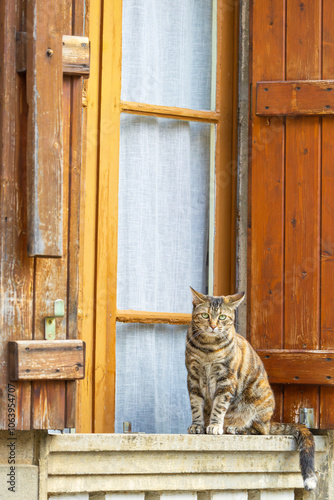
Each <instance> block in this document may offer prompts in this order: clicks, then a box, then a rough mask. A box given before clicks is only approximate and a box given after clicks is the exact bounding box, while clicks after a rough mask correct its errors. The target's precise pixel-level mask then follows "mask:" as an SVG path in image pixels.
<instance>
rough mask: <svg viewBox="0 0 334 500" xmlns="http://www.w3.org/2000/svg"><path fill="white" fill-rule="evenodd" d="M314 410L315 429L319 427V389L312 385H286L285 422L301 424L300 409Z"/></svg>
mask: <svg viewBox="0 0 334 500" xmlns="http://www.w3.org/2000/svg"><path fill="white" fill-rule="evenodd" d="M300 408H313V410H314V428H316V429H317V428H318V427H319V415H320V408H319V388H318V387H316V386H315V387H312V386H310V385H302V384H300V385H293V384H292V385H288V386H287V385H286V386H285V387H284V414H283V422H292V423H295V424H297V423H299V409H300Z"/></svg>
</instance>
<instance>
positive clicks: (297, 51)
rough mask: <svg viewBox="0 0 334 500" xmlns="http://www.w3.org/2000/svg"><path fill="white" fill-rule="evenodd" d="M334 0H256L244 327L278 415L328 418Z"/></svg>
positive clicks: (333, 411) (333, 274)
mask: <svg viewBox="0 0 334 500" xmlns="http://www.w3.org/2000/svg"><path fill="white" fill-rule="evenodd" d="M333 21H334V3H333V2H332V1H331V0H304V1H300V0H253V2H251V23H250V27H251V46H252V56H251V66H250V69H251V116H250V120H251V121H250V125H251V127H250V131H251V155H250V156H251V158H250V175H249V181H250V182H249V261H248V270H249V288H248V297H249V299H250V300H249V338H250V341H251V343H252V344H253V346H255V348H256V349H257V350H258V351H259V353H260V355H261V357H262V359H263V361H264V362H265V365H266V368H267V370H268V373H269V377H270V379H271V381H272V383H273V387H274V390H275V394H276V401H277V410H276V419H279V420H282V421H285V422H289V421H290V422H291V421H294V422H296V421H298V420H299V408H300V407H308V408H314V411H315V426H316V427H320V428H327V429H328V428H334V408H333V406H332V407H331V403H330V402H331V399H332V398H333V397H334V386H333V384H334V372H333V366H334V335H333V329H334V308H333V298H332V294H333V288H334V286H333V285H334V260H333V250H334V201H333V200H334V161H333V160H334V116H333V113H334V111H333V110H334V102H333V97H332V96H333V95H334V82H333V81H332V79H334V32H333V28H332V27H333Z"/></svg>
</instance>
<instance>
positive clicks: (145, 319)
mask: <svg viewBox="0 0 334 500" xmlns="http://www.w3.org/2000/svg"><path fill="white" fill-rule="evenodd" d="M116 321H119V322H121V323H147V324H150V323H166V324H168V325H187V324H189V323H190V321H191V314H181V313H160V312H156V313H154V312H148V311H132V310H128V311H120V310H117V312H116Z"/></svg>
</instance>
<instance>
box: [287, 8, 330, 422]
mask: <svg viewBox="0 0 334 500" xmlns="http://www.w3.org/2000/svg"><path fill="white" fill-rule="evenodd" d="M321 5H322V2H321V1H320V0H314V1H313V2H299V1H297V0H293V1H289V2H287V36H286V39H287V48H286V54H287V55H286V78H287V79H288V80H304V79H307V80H318V79H321V23H322V21H321V19H322V13H321ZM320 134H321V131H320V123H319V118H313V117H301V118H294V119H292V118H287V119H286V217H285V243H286V244H285V269H284V279H285V315H284V316H285V317H284V329H285V338H284V347H285V348H287V349H308V350H312V349H318V348H319V321H320V318H319V285H320V269H319V265H320V262H319V253H320V252H319V247H320V234H319V231H320V137H321V135H320ZM301 406H303V407H304V406H305V407H311V408H314V409H315V420H316V422H315V425H316V427H317V426H318V425H319V389H318V387H311V386H293V385H292V386H289V387H285V389H284V418H285V419H286V418H287V417H294V418H296V415H297V414H298V418H299V408H300V407H301ZM285 421H289V420H285Z"/></svg>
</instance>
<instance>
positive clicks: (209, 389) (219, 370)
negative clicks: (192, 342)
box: [200, 363, 224, 399]
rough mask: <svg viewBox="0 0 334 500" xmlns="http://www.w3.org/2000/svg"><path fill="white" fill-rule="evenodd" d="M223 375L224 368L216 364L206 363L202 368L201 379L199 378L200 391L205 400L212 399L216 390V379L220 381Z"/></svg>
mask: <svg viewBox="0 0 334 500" xmlns="http://www.w3.org/2000/svg"><path fill="white" fill-rule="evenodd" d="M223 375H224V368H223V367H222V366H221V364H218V363H207V364H205V365H203V366H202V377H201V378H200V385H201V391H202V394H203V396H204V397H205V398H208V399H213V398H214V395H215V392H216V388H217V379H218V378H219V379H220V380H221V377H222V376H223Z"/></svg>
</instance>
